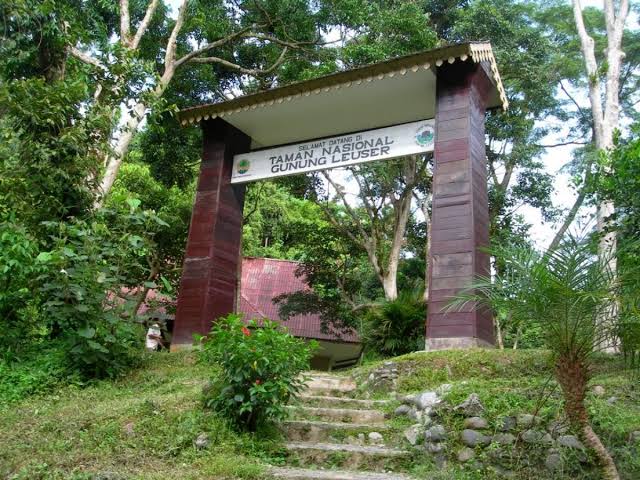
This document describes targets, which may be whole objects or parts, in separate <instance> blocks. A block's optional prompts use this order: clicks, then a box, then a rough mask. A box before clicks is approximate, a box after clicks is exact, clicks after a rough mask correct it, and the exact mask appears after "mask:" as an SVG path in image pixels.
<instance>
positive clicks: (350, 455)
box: [286, 442, 411, 472]
mask: <svg viewBox="0 0 640 480" xmlns="http://www.w3.org/2000/svg"><path fill="white" fill-rule="evenodd" d="M286 448H287V454H288V458H287V463H288V464H289V465H290V466H293V467H307V466H313V467H336V468H338V469H344V470H361V469H366V470H368V471H374V472H389V471H398V470H401V469H402V468H404V467H405V466H406V462H407V459H408V457H410V455H411V453H410V452H407V451H405V450H396V449H393V448H386V447H382V446H373V445H367V446H362V445H348V444H336V443H314V442H289V443H287V444H286Z"/></svg>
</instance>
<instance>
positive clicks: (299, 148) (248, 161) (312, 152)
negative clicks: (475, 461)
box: [231, 120, 435, 183]
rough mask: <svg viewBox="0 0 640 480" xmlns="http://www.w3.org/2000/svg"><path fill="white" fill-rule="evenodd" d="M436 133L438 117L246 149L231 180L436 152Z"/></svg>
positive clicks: (234, 181)
mask: <svg viewBox="0 0 640 480" xmlns="http://www.w3.org/2000/svg"><path fill="white" fill-rule="evenodd" d="M434 137H435V128H434V120H421V121H419V122H411V123H404V124H402V125H394V126H392V127H385V128H378V129H375V130H367V131H364V132H358V133H351V134H348V135H340V136H338V137H330V138H324V139H321V140H312V141H309V142H305V143H297V144H295V145H286V146H283V147H275V148H268V149H265V150H257V151H254V152H249V153H243V154H240V155H235V156H234V157H233V173H232V175H231V183H244V182H253V181H255V180H262V179H265V178H275V177H283V176H285V175H294V174H297V173H306V172H314V171H316V170H326V169H329V168H336V167H346V166H347V165H356V164H358V163H364V162H372V161H376V160H385V159H389V158H395V157H403V156H406V155H414V154H417V153H425V152H432V151H433V141H434Z"/></svg>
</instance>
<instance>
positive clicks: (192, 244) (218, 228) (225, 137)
mask: <svg viewBox="0 0 640 480" xmlns="http://www.w3.org/2000/svg"><path fill="white" fill-rule="evenodd" d="M201 124H202V137H203V152H202V163H201V166H200V177H199V179H198V188H197V191H196V197H195V201H194V205H193V213H192V214H191V225H190V227H189V237H188V239H187V249H186V253H185V258H184V266H183V268H182V278H181V280H180V292H179V295H178V306H177V311H176V320H175V325H174V329H173V339H172V343H171V350H177V349H179V348H181V347H188V346H191V345H192V343H193V333H200V334H206V333H208V332H209V331H210V330H211V325H212V322H213V321H214V320H215V319H217V318H219V317H221V316H223V315H226V314H228V313H231V312H233V311H235V307H236V305H235V304H236V291H237V288H238V283H239V267H240V264H239V262H240V245H241V242H242V210H243V205H244V192H245V186H244V185H231V183H230V182H231V172H232V169H233V156H234V155H235V154H238V153H244V152H248V151H249V148H250V145H251V139H250V138H249V137H248V136H247V135H245V134H244V133H242V132H241V131H240V130H238V129H237V128H235V127H234V126H232V125H230V124H229V123H227V122H225V121H224V120H222V119H220V118H216V119H212V120H203V121H202V123H201Z"/></svg>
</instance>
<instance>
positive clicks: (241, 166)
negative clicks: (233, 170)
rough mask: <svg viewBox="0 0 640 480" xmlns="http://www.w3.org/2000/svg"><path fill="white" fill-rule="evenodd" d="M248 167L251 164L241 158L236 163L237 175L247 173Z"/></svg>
mask: <svg viewBox="0 0 640 480" xmlns="http://www.w3.org/2000/svg"><path fill="white" fill-rule="evenodd" d="M249 167H251V162H250V161H249V160H247V159H246V158H243V159H242V160H240V161H239V162H238V173H239V174H243V173H247V172H248V171H249Z"/></svg>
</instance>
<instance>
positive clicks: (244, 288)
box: [239, 258, 359, 343]
mask: <svg viewBox="0 0 640 480" xmlns="http://www.w3.org/2000/svg"><path fill="white" fill-rule="evenodd" d="M298 266H299V263H298V262H292V261H287V260H275V259H271V258H244V259H243V261H242V282H241V287H240V290H241V294H240V306H239V311H240V312H241V313H243V314H244V315H245V318H247V319H253V318H269V319H271V320H274V321H278V322H280V317H279V315H278V306H277V305H275V304H274V303H273V298H274V297H277V296H278V295H282V294H284V293H293V292H297V291H300V290H309V287H308V285H307V284H306V283H305V281H304V279H303V278H302V277H296V275H295V272H296V269H297V268H298ZM281 323H282V324H283V325H285V326H286V327H287V328H288V329H289V332H291V334H292V335H295V336H296V337H304V338H314V339H317V340H340V341H343V342H352V343H355V342H359V339H358V336H357V334H356V333H355V332H351V333H346V334H345V333H340V332H336V331H335V330H330V331H329V333H324V332H322V329H321V321H320V316H319V315H296V316H295V317H292V318H291V319H289V320H288V321H286V322H281Z"/></svg>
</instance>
